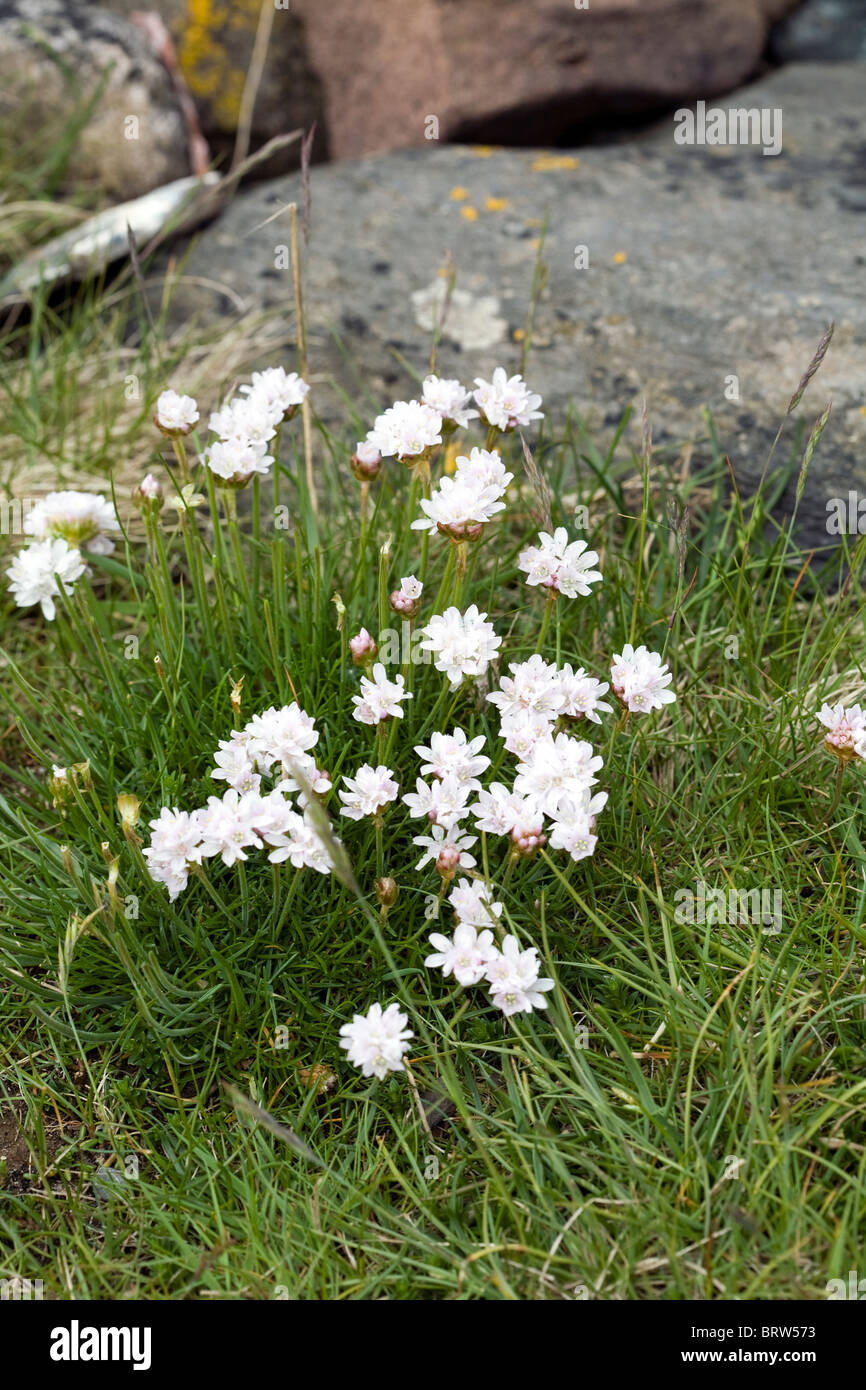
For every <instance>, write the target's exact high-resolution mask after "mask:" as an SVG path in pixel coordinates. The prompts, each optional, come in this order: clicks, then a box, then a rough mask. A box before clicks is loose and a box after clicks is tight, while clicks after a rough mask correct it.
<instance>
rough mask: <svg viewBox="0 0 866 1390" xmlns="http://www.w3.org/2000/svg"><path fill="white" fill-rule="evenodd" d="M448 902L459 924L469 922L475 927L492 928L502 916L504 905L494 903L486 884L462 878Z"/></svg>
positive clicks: (452, 891)
mask: <svg viewBox="0 0 866 1390" xmlns="http://www.w3.org/2000/svg"><path fill="white" fill-rule="evenodd" d="M448 901H449V903H450V904H451V906H452V907H453V908H454V914H455V916H456V917H457V920H458V922H468V923H469V925H470V926H473V927H490V926H492V925H493V924H494V922H495V921H496V920H497V918H499V917H501V916H502V911H503V909H502V903H497V902H494V901H493V899H492V898H491V896H490V891H489V889H488V888H487V887H486V886H485V884H483V883H478V882H473V881H472V880H471V879H468V878H461V880H460V882H459V883H458V884H457V887H456V888H452V890H451V892H450V894H449V896H448Z"/></svg>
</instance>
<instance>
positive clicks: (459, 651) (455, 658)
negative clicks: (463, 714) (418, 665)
mask: <svg viewBox="0 0 866 1390" xmlns="http://www.w3.org/2000/svg"><path fill="white" fill-rule="evenodd" d="M421 633H422V636H423V638H424V641H422V642H421V643H420V648H421V650H422V651H427V652H432V653H433V664H434V666H435V667H436V670H437V671H442V672H444V674H445V675H447V677H448V680H449V681H450V683H451V689H452V690H456V689H457V687H458V686H459V685H460V683H461V681H462V680H463V679H464V677H466V676H470V677H471V676H483V675H484V673H485V671H486V670H487V667H488V665H489V664H490V662H491V661H493V660H494V659H495V657H496V655H497V653H498V651H499V648H500V646H501V643H502V639H501V638H500V637H497V635H496V631H495V629H494V627H493V624H492V623H489V622H488V621H487V614H486V613H479V611H478V607H477V605H476V604H474V603H473V604H472V606H471V607H470V608H467V610H466V612H465V613H461V612H460V610H459V609H458V608H448V609H446V611H445V612H444V613H440V614H437V615H436V616H435V617H433V618H431V619H430V621H429V623H428V624H427V626H426V627H424V628H422V629H421Z"/></svg>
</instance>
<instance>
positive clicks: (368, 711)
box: [352, 661, 412, 724]
mask: <svg viewBox="0 0 866 1390" xmlns="http://www.w3.org/2000/svg"><path fill="white" fill-rule="evenodd" d="M404 685H405V681H404V679H403V677H402V676H397V677H396V678H395V679H394V680H389V679H388V676H387V674H386V671H385V667H384V666H383V665H382V663H381V661H377V662H376V664H375V666H374V667H373V678H372V680H371V679H370V678H369V676H362V677H361V693H360V695H353V696H352V704H353V705H354V706H355V709H354V718H355V719H357V720H358V721H359V722H360V723H361V724H379V723H381V721H382V720H383V719H391V718H395V719H402V718H403V710H402V707H401V704H400V702H401V700H411V699H412V694H411V692H410V691H408V690H405V689H404Z"/></svg>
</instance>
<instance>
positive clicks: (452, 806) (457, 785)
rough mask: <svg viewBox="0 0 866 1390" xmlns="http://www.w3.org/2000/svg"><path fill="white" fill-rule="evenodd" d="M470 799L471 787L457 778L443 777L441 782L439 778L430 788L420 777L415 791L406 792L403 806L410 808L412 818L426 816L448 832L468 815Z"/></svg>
mask: <svg viewBox="0 0 866 1390" xmlns="http://www.w3.org/2000/svg"><path fill="white" fill-rule="evenodd" d="M468 799H469V787H468V786H467V785H466V783H465V782H458V780H457V778H456V777H452V776H448V777H443V778H442V780H441V781H440V780H439V778H438V777H437V778H434V779H433V781H432V782H431V783H430V785H429V786H428V785H427V783H426V782H425V781H423V780H422V778H420V777H419V778H418V780H417V781H416V783H415V791H414V792H406V794H405V796H404V797H403V804H404V805H405V806H408V808H409V814H410V816H426V817H427V819H428V820H429V821H430V822H431V823H432V824H433V825H441V826H443V828H444V829H446V830H447V829H448V828H449V827H450V826H452V825H457V824H458V823H459V822H460V821H461V820H463V818H464V817H465V816H466V815H467V814H468V808H467V805H466V802H467V801H468Z"/></svg>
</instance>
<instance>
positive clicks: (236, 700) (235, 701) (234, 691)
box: [229, 676, 244, 719]
mask: <svg viewBox="0 0 866 1390" xmlns="http://www.w3.org/2000/svg"><path fill="white" fill-rule="evenodd" d="M243 688H244V677H243V676H241V678H240V680H239V681H232V688H231V694H230V695H229V701H230V702H231V707H232V714H233V715H234V716H235V719H237V718H238V716H239V715H240V712H241V691H242V690H243Z"/></svg>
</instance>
